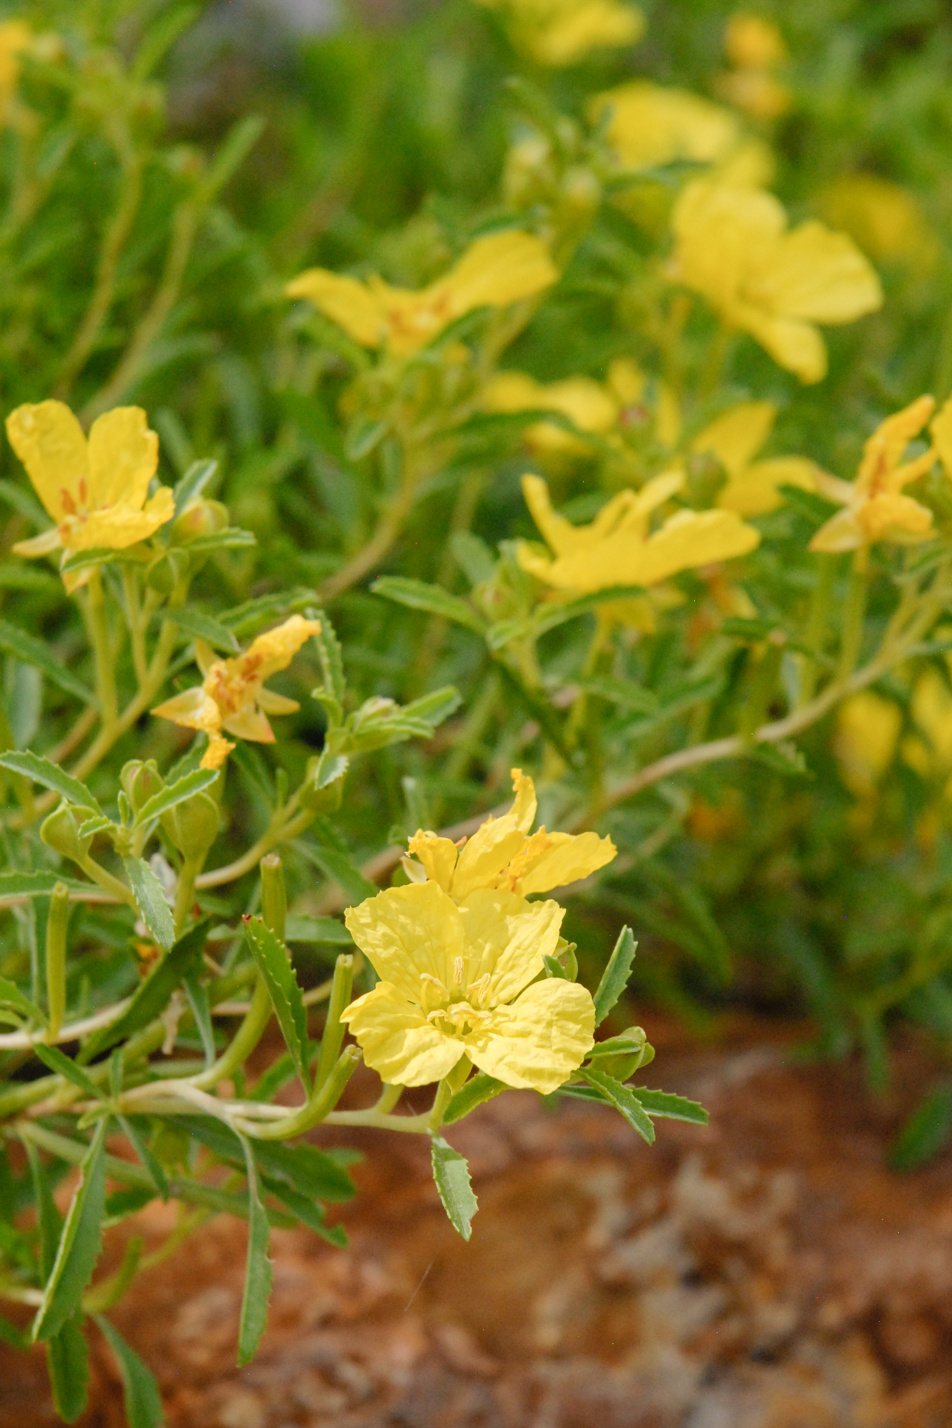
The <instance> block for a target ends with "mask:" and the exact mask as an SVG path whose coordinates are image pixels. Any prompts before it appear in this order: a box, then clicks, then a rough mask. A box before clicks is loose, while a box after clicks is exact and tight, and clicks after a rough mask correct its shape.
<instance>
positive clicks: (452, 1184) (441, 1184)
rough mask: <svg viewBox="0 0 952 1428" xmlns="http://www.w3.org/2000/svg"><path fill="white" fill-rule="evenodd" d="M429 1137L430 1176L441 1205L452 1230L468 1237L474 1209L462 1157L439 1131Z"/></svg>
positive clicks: (471, 1231) (475, 1207)
mask: <svg viewBox="0 0 952 1428" xmlns="http://www.w3.org/2000/svg"><path fill="white" fill-rule="evenodd" d="M432 1140H433V1179H434V1181H435V1182H436V1188H437V1190H438V1191H439V1193H440V1199H441V1200H442V1201H443V1209H444V1210H445V1211H446V1213H447V1215H448V1216H449V1219H450V1224H451V1225H452V1226H453V1229H454V1230H456V1232H457V1233H458V1234H460V1235H462V1236H463V1239H464V1240H468V1239H469V1237H470V1235H471V1234H472V1233H473V1229H472V1224H473V1216H474V1215H475V1213H476V1210H477V1209H478V1205H477V1201H476V1196H475V1195H474V1194H473V1187H472V1185H471V1183H470V1179H469V1166H468V1165H467V1163H466V1157H465V1156H464V1155H460V1153H459V1151H458V1150H454V1149H453V1147H452V1146H451V1145H450V1144H449V1142H448V1141H445V1140H444V1139H443V1137H442V1136H441V1135H435V1136H433V1138H432Z"/></svg>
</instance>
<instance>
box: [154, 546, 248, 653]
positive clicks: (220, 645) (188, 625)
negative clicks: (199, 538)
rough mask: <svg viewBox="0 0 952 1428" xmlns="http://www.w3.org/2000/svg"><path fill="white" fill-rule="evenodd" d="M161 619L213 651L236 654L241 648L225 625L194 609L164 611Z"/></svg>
mask: <svg viewBox="0 0 952 1428" xmlns="http://www.w3.org/2000/svg"><path fill="white" fill-rule="evenodd" d="M190 548H191V547H190ZM162 618H163V619H165V620H171V621H172V623H173V624H176V625H178V627H179V629H180V630H183V631H184V632H185V634H186V635H191V637H192V639H195V640H206V641H207V642H208V644H210V645H211V646H212V648H213V649H216V650H227V651H228V653H229V654H237V653H238V651H239V650H240V648H241V646H240V645H239V643H238V641H237V639H236V638H235V636H234V633H233V632H232V631H231V630H229V628H228V626H227V625H223V624H222V623H221V621H220V620H215V619H213V618H212V616H211V615H206V614H204V613H203V612H202V611H201V610H196V609H194V608H189V609H187V610H179V609H175V610H164V611H163V612H162Z"/></svg>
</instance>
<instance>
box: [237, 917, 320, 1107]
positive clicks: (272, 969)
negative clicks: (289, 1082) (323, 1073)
mask: <svg viewBox="0 0 952 1428" xmlns="http://www.w3.org/2000/svg"><path fill="white" fill-rule="evenodd" d="M245 933H246V935H247V938H248V943H249V945H250V947H251V950H252V952H253V953H254V959H255V961H256V962H257V964H258V970H259V971H260V973H261V975H262V977H264V980H265V985H266V986H267V988H268V993H269V995H270V997H271V1005H272V1006H273V1007H274V1011H275V1015H276V1016H277V1018H278V1024H279V1026H280V1027H281V1033H282V1035H283V1036H284V1040H285V1042H286V1043H287V1048H288V1050H289V1051H290V1053H291V1055H292V1056H293V1058H294V1065H295V1067H296V1068H297V1073H298V1075H299V1076H300V1078H301V1081H302V1083H303V1085H304V1089H305V1090H307V1089H308V1087H309V1086H310V1079H309V1074H308V1068H307V1062H308V1054H307V1008H306V1007H305V1005H304V998H303V996H302V995H301V988H300V987H299V985H298V980H297V977H296V976H295V975H294V967H293V965H292V963H291V957H290V955H289V953H288V949H287V947H286V946H285V945H284V943H283V942H281V941H280V940H279V939H278V938H277V937H276V936H275V935H274V933H273V932H272V931H271V929H270V928H268V927H265V925H264V922H263V921H262V919H261V918H260V917H249V918H248V919H247V921H246V922H245Z"/></svg>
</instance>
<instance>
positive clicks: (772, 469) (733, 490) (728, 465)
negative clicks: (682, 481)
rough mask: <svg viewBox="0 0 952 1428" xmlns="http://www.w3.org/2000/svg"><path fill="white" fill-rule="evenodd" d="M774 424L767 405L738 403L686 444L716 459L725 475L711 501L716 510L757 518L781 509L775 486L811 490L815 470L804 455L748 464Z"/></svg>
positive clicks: (772, 409)
mask: <svg viewBox="0 0 952 1428" xmlns="http://www.w3.org/2000/svg"><path fill="white" fill-rule="evenodd" d="M776 419H777V408H776V407H775V406H774V404H773V402H740V403H738V405H737V406H736V407H731V408H730V410H729V411H726V412H724V413H723V415H722V416H719V417H717V418H715V420H714V421H712V422H711V423H710V424H709V425H708V426H706V427H705V428H704V430H703V431H700V432H698V434H697V436H696V437H695V438H694V440H693V441H692V442H691V450H692V451H693V452H695V453H697V454H698V455H701V454H704V453H710V454H711V455H713V456H716V457H717V459H718V461H719V462H720V463H721V465H722V466H723V468H724V470H725V471H726V473H727V482H726V484H725V485H724V486H723V487H722V488H721V490H720V491H719V492H718V496H717V504H718V506H719V508H720V509H721V510H722V511H736V512H737V514H738V515H739V516H761V515H763V514H764V513H765V512H766V511H773V510H776V508H777V507H778V506H779V505H780V504H781V502H782V499H783V498H782V496H781V495H780V491H779V489H778V488H779V487H780V486H799V487H800V489H801V490H802V491H815V490H816V473H817V466H816V463H815V462H813V461H810V460H808V459H807V458H806V457H805V456H773V457H768V458H767V459H766V460H764V461H755V460H754V457H755V456H756V454H757V452H758V451H759V450H760V448H761V447H762V446H763V444H764V442H765V441H766V440H767V438H768V436H769V435H770V432H771V429H772V427H773V424H774V422H775V421H776Z"/></svg>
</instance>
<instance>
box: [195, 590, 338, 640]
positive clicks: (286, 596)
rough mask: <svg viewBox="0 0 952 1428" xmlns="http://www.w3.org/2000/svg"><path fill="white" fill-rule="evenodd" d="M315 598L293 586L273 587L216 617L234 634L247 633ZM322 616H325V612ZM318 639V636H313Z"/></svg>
mask: <svg viewBox="0 0 952 1428" xmlns="http://www.w3.org/2000/svg"><path fill="white" fill-rule="evenodd" d="M316 598H317V596H316V592H315V591H314V590H310V589H308V587H307V586H306V585H297V586H294V587H293V588H292V589H290V590H276V591H273V592H272V593H271V594H269V595H256V596H255V597H254V598H253V599H251V600H245V601H243V603H242V604H240V605H235V606H233V607H232V609H230V610H225V611H224V613H223V614H222V615H221V616H220V617H219V618H220V619H221V622H222V624H223V625H225V626H226V627H227V628H228V629H229V630H232V631H233V632H234V634H236V635H239V636H241V635H250V634H252V633H253V632H254V631H256V630H258V629H259V628H260V627H261V626H262V625H268V624H271V623H272V622H273V621H274V620H277V619H278V618H279V617H280V616H283V615H291V614H294V613H295V612H298V613H300V612H301V611H304V610H307V609H308V607H309V606H311V605H313V604H314V601H315V599H316ZM323 618H324V619H326V618H327V616H326V615H325V616H324V617H323ZM317 638H318V639H319V638H320V636H318V637H317Z"/></svg>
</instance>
